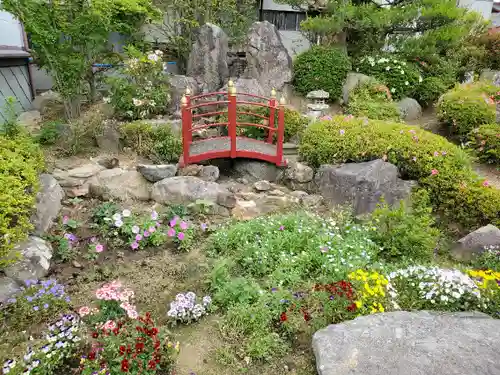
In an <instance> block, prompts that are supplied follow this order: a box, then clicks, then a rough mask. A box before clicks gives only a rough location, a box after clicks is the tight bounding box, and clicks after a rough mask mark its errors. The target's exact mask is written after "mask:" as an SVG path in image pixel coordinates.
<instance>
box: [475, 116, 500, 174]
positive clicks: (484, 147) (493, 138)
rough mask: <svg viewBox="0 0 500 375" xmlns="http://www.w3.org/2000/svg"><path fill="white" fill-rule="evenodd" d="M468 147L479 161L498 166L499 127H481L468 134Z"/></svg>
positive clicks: (493, 125) (499, 156)
mask: <svg viewBox="0 0 500 375" xmlns="http://www.w3.org/2000/svg"><path fill="white" fill-rule="evenodd" d="M468 146H469V147H470V148H472V149H474V151H475V153H476V154H477V156H478V158H479V160H481V161H483V162H485V163H491V164H500V125H499V124H487V125H481V126H480V127H479V128H477V129H474V130H473V131H471V132H470V133H469V144H468Z"/></svg>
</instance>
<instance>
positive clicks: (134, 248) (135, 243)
mask: <svg viewBox="0 0 500 375" xmlns="http://www.w3.org/2000/svg"><path fill="white" fill-rule="evenodd" d="M130 247H131V248H132V250H136V249H137V248H138V247H139V244H138V243H137V242H133V243H132V245H130Z"/></svg>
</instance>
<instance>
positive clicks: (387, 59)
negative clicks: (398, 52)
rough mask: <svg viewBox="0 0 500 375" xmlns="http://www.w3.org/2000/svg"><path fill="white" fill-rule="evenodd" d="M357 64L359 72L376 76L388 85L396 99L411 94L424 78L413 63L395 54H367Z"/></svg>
mask: <svg viewBox="0 0 500 375" xmlns="http://www.w3.org/2000/svg"><path fill="white" fill-rule="evenodd" d="M355 66H356V71H357V72H360V73H363V74H366V75H368V76H370V77H373V78H376V79H378V80H379V81H380V82H382V83H383V84H385V85H387V87H389V90H390V92H391V94H392V97H393V98H394V99H401V98H403V97H405V96H411V94H412V93H413V92H414V90H415V88H416V87H417V85H418V84H419V83H421V82H422V80H423V79H422V76H421V73H420V71H419V69H418V68H417V67H416V66H415V65H414V64H413V63H407V62H406V61H402V60H399V59H398V58H396V57H395V56H390V55H389V56H380V55H375V56H366V57H363V58H361V59H360V60H359V61H358V62H357V63H356V64H355Z"/></svg>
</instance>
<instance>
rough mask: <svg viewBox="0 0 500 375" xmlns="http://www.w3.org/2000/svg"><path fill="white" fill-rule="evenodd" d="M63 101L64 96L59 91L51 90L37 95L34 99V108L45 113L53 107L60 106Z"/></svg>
mask: <svg viewBox="0 0 500 375" xmlns="http://www.w3.org/2000/svg"><path fill="white" fill-rule="evenodd" d="M62 102H63V100H62V97H61V95H60V94H59V93H58V92H55V91H52V90H49V91H45V92H43V93H41V94H40V95H37V96H36V97H35V99H34V100H33V108H34V109H36V110H37V111H39V112H41V113H42V114H43V113H46V112H47V111H49V110H50V109H51V108H53V107H60V106H61V105H62Z"/></svg>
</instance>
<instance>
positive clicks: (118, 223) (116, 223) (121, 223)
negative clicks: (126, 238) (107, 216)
mask: <svg viewBox="0 0 500 375" xmlns="http://www.w3.org/2000/svg"><path fill="white" fill-rule="evenodd" d="M122 225H123V221H121V220H116V221H115V227H117V228H120V227H121V226H122Z"/></svg>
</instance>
